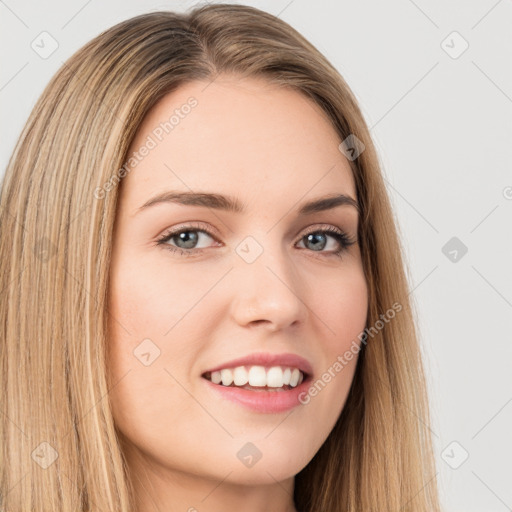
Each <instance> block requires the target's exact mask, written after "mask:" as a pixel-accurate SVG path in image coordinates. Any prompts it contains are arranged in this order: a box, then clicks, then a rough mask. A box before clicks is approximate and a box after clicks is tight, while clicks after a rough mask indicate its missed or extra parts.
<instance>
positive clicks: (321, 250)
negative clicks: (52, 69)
mask: <svg viewBox="0 0 512 512" xmlns="http://www.w3.org/2000/svg"><path fill="white" fill-rule="evenodd" d="M190 97H193V98H195V102H189V103H187V102H188V100H189V98H190ZM187 104H189V105H193V106H190V108H187V107H184V105H187ZM176 109H178V112H177V114H176ZM173 114H176V115H175V117H174V120H173V121H171V122H172V123H173V126H172V130H169V125H167V129H168V133H166V131H165V130H162V126H165V125H163V124H161V123H165V122H167V123H169V118H170V117H171V116H172V115H173ZM159 127H160V129H158V128H159ZM162 132H163V133H162ZM150 139H152V140H153V143H152V142H150ZM159 139H161V140H159ZM340 142H341V139H340V138H339V137H338V135H337V134H336V132H335V131H334V129H333V127H332V126H331V125H330V123H329V121H328V119H327V117H326V115H325V114H324V113H323V112H322V111H321V109H320V108H319V107H318V106H317V105H316V104H314V103H313V102H312V101H311V100H309V99H308V98H306V97H305V96H303V95H301V94H299V93H297V92H294V91H292V90H285V89H282V88H281V89H279V88H277V87H276V86H272V85H270V84H268V83H266V82H264V81H261V80H259V79H245V80H240V79H239V78H234V77H228V76H224V77H219V78H217V79H216V80H215V81H214V82H213V83H211V84H210V85H208V86H207V83H204V82H194V83H189V84H186V85H184V86H182V87H181V88H180V89H178V90H176V91H173V92H172V93H170V94H169V95H167V96H166V97H164V98H163V99H162V100H161V101H160V102H159V103H157V105H156V106H155V107H154V108H153V109H152V110H151V111H150V112H149V114H148V115H147V116H146V118H145V120H144V122H143V124H142V125H141V126H140V129H139V131H138V134H137V136H136V138H135V140H134V142H133V144H132V148H131V150H130V153H129V154H130V155H132V153H133V152H134V151H139V150H140V149H141V148H142V147H143V146H144V145H146V147H147V148H149V150H147V151H144V150H141V151H139V156H140V155H142V154H143V153H145V156H143V157H142V156H141V160H140V161H137V162H136V161H134V160H132V165H131V166H130V167H129V170H130V172H128V174H127V175H126V177H124V178H123V181H122V183H121V185H120V186H121V191H120V192H121V194H120V203H119V205H118V211H117V218H116V224H115V236H114V240H113V255H112V266H111V288H110V297H109V313H110V316H109V318H110V339H109V371H110V374H109V377H110V379H111V382H112V386H113V388H112V390H111V392H110V394H109V397H110V400H111V405H112V410H113V414H114V420H115V422H116V426H117V428H118V430H119V432H120V433H121V436H122V439H124V442H125V443H126V447H127V453H130V454H132V455H131V456H133V454H137V457H138V460H140V461H143V462H142V463H143V464H146V465H147V467H148V468H149V467H150V468H152V469H151V471H153V472H155V473H156V472H157V473H158V474H159V475H160V476H161V477H162V478H165V475H167V474H169V475H171V474H177V473H179V474H187V475H195V476H197V477H207V478H211V479H216V480H219V481H220V480H223V479H226V482H231V483H240V484H244V485H247V484H252V483H260V484H265V483H274V482H275V481H282V480H285V479H289V478H291V477H293V475H295V474H297V473H298V472H299V471H300V470H301V469H302V468H304V466H305V465H306V464H307V463H308V462H309V461H310V460H311V459H312V457H313V456H314V455H315V453H316V452H317V451H318V449H319V448H320V446H321V445H322V444H323V442H324V441H325V439H326V438H327V436H328V434H329V433H330V431H331V430H332V428H333V426H334V424H335V422H336V420H337V418H338V417H339V415H340V412H341V411H342V409H343V406H344V403H345V400H346V397H347V394H348V391H349V387H350V384H351V381H352V378H353V375H354V370H355V366H356V362H357V355H356V356H354V358H353V359H352V360H350V361H348V362H347V363H346V364H345V365H343V368H342V369H341V370H339V366H336V365H335V363H336V361H339V359H338V357H339V356H343V354H344V353H345V352H346V351H347V350H348V349H349V348H350V347H351V345H352V346H353V343H354V340H356V341H357V339H358V338H357V337H358V335H359V334H360V333H361V331H363V329H364V327H365V321H366V311H367V305H368V297H367V285H366V281H365V276H364V273H363V267H362V262H361V254H360V247H359V243H358V241H357V227H358V212H357V209H356V208H354V206H352V205H350V204H346V203H342V204H338V205H337V206H336V207H333V208H329V209H324V210H322V209H318V208H317V209H316V210H315V209H313V210H311V209H310V210H309V211H307V212H300V210H301V209H302V207H303V206H304V205H305V204H306V203H309V202H311V201H313V200H316V199H319V198H323V197H325V196H331V197H332V196H337V195H345V196H348V197H349V198H352V199H353V200H357V196H356V190H355V184H354V180H353V177H352V173H351V169H350V166H349V163H348V161H347V160H346V158H345V156H344V155H343V154H342V153H341V152H340V151H339V149H338V146H339V144H340ZM171 191H172V192H174V193H176V192H177V193H192V192H193V193H199V192H201V193H204V194H222V195H223V196H228V197H229V198H231V199H232V200H233V201H235V200H236V201H237V202H238V203H240V204H239V206H240V208H239V210H240V211H233V210H230V209H226V208H223V207H224V206H225V202H223V201H220V200H217V201H213V200H211V201H210V202H209V203H207V205H205V204H206V203H204V202H203V204H199V201H197V200H195V201H194V200H191V201H189V203H190V204H182V203H179V202H174V201H170V200H167V201H166V200H161V201H152V199H153V198H155V197H157V196H160V199H162V196H161V194H165V193H169V192H171ZM149 202H152V204H149ZM143 205H146V206H145V207H143ZM329 230H330V231H329ZM339 233H341V234H342V235H341V236H340V235H339ZM350 241H351V242H353V243H351V244H350V245H349V242H350ZM254 354H267V355H269V354H270V355H271V356H276V355H277V356H279V355H281V354H292V355H294V356H299V357H301V358H303V359H304V360H306V361H307V363H309V365H310V368H309V372H306V373H308V375H307V379H308V382H309V383H308V382H307V381H303V382H302V384H300V386H304V384H305V383H306V384H307V386H306V388H304V387H302V388H301V389H302V390H304V389H306V392H307V390H308V389H310V388H311V387H312V386H314V383H315V382H317V381H319V380H320V381H321V382H322V385H318V384H317V392H316V393H315V392H313V393H310V394H309V393H308V394H307V396H306V393H304V392H303V393H302V395H301V400H299V401H297V397H296V389H297V388H296V389H295V395H294V396H295V402H294V403H295V405H294V406H293V405H290V399H289V398H281V397H279V398H277V399H276V398H275V397H276V395H278V394H281V393H283V395H285V394H290V393H294V391H293V390H291V391H261V390H260V391H257V390H252V391H250V390H249V391H247V390H245V394H244V395H245V396H247V395H248V394H249V395H251V396H252V397H253V398H251V397H249V398H240V400H242V401H240V400H239V398H237V396H238V397H239V395H237V394H236V393H231V394H227V393H226V392H225V391H226V390H225V389H219V388H223V387H224V388H225V387H226V386H223V385H222V383H220V384H214V383H212V382H211V381H208V380H207V379H206V378H205V377H204V374H205V372H207V371H209V370H212V369H215V368H231V367H232V366H233V365H230V364H229V363H230V362H231V361H233V360H236V359H239V358H242V357H245V356H251V355H254ZM263 361H267V360H265V359H264V360H263ZM283 362H284V363H285V364H280V363H283ZM300 365H301V363H300V362H298V361H296V360H293V359H287V360H285V359H276V360H275V361H272V360H270V359H269V360H268V363H265V364H257V363H252V364H249V365H247V370H249V372H251V371H253V372H255V373H254V374H253V375H256V374H258V371H259V369H256V370H251V366H263V367H264V368H267V369H268V368H270V367H274V366H280V367H281V371H283V370H284V374H286V368H287V367H291V368H294V367H296V366H297V367H300ZM235 366H238V365H235ZM334 367H336V368H338V371H334V372H333V368H334ZM303 369H304V368H303ZM329 369H331V375H330V378H327V377H324V378H323V377H322V375H323V374H324V373H325V372H328V371H329ZM276 371H277V374H278V375H279V371H278V370H274V372H276ZM221 376H224V377H226V378H229V373H228V372H225V371H224V372H223V373H222V374H221ZM328 377H329V376H328ZM268 378H269V379H270V377H268ZM299 378H300V377H299ZM253 382H255V381H253ZM267 383H268V382H267ZM258 386H259V384H256V385H255V386H254V387H258ZM287 387H288V386H287ZM260 389H261V388H260ZM229 391H233V389H232V388H231V387H230V388H229ZM271 393H273V397H274V398H272V396H270V395H271ZM258 394H259V398H258V396H257V395H258ZM263 394H264V395H265V397H263ZM313 395H314V396H313ZM243 400H246V401H245V402H243ZM255 401H257V402H258V404H259V405H254V402H255ZM292 401H293V400H292ZM249 402H251V403H252V405H251V404H250V403H249ZM305 402H307V403H305ZM283 404H284V405H283ZM249 443H251V444H249ZM251 457H252V458H251ZM258 457H259V459H258ZM254 461H256V462H254ZM228 474H229V476H228V477H226V475H228Z"/></svg>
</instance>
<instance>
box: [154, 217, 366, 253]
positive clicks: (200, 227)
mask: <svg viewBox="0 0 512 512" xmlns="http://www.w3.org/2000/svg"><path fill="white" fill-rule="evenodd" d="M185 231H200V232H202V233H205V234H206V235H208V236H209V237H211V238H213V239H215V240H216V241H217V242H218V240H217V237H219V235H217V230H216V229H214V228H213V227H211V226H210V225H208V224H205V223H203V222H201V221H189V222H185V223H183V224H182V225H179V224H178V225H177V226H174V227H173V228H171V229H169V230H166V231H165V232H164V234H163V235H161V236H160V237H158V239H157V245H164V246H165V245H168V246H169V247H165V249H167V250H170V251H171V252H180V253H182V254H184V255H186V256H195V255H197V254H199V253H202V252H204V251H206V250H207V249H209V247H208V248H205V247H202V248H198V249H197V248H196V249H182V248H181V247H175V246H173V245H170V244H167V243H166V242H167V241H169V240H170V239H171V238H173V237H174V236H177V235H178V234H180V233H181V232H185ZM316 232H326V233H328V234H330V235H331V236H332V237H333V238H335V239H336V240H337V242H338V244H340V246H341V249H340V250H338V251H318V254H319V255H324V256H329V255H330V256H335V255H338V256H339V255H340V253H343V252H344V251H345V250H346V249H348V247H349V246H351V245H353V244H355V243H357V237H352V236H351V235H349V234H348V231H347V230H344V229H342V228H340V227H338V226H335V225H333V224H326V223H313V224H311V225H309V226H307V227H306V228H304V230H303V231H302V234H301V236H300V237H299V238H298V240H297V242H296V243H298V242H300V241H302V240H303V238H304V237H306V236H308V235H310V234H313V233H316ZM336 237H339V238H341V239H342V240H339V239H337V238H336ZM219 238H220V237H219ZM302 250H304V249H302ZM310 252H313V253H314V252H315V251H310Z"/></svg>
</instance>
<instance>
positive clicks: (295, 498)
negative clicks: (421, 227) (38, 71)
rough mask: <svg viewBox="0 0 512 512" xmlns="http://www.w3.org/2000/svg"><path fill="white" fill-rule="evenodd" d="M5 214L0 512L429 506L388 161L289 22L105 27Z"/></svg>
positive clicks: (57, 83) (237, 13)
mask: <svg viewBox="0 0 512 512" xmlns="http://www.w3.org/2000/svg"><path fill="white" fill-rule="evenodd" d="M1 204H2V209H1V212H0V228H1V231H2V246H1V251H2V257H1V262H2V273H1V279H2V282H1V287H2V290H3V291H4V298H5V300H4V301H2V305H1V315H2V316H1V318H2V329H3V331H2V345H1V346H2V353H1V357H2V366H1V368H2V384H3V389H4V390H5V392H4V395H3V398H2V411H3V413H4V414H3V415H2V417H1V421H0V425H1V427H0V428H1V429H2V432H1V433H2V439H3V440H4V443H3V450H2V459H1V461H0V468H1V469H0V472H1V476H2V478H1V479H0V480H1V482H2V486H1V488H0V489H1V491H0V494H1V498H2V510H41V511H42V510H48V509H50V510H77V511H78V510H79V511H85V510H94V511H112V510H116V511H123V512H128V511H132V510H137V511H139V512H149V511H156V510H190V511H192V510H210V511H216V510H221V509H222V510H223V511H229V510H240V509H243V510H246V511H263V510H275V511H279V512H281V511H300V512H306V511H322V512H334V511H344V512H346V511H351V512H356V511H358V512H362V511H364V512H368V511H383V510H401V511H403V512H405V511H415V512H420V511H421V512H427V511H429V512H431V511H436V510H439V504H438V498H437V491H436V480H435V468H434V463H433V456H432V448H431V441H430V437H429V430H428V424H429V418H428V403H427V400H426V393H425V382H424V377H423V373H422V363H421V359H420V349H419V347H418V342H417V336H416V332H415V326H414V317H413V311H412V307H411V303H410V298H409V295H408V288H407V280H406V277H405V270H404V263H403V261H402V256H401V253H402V249H401V246H400V242H399V239H398V236H397V231H396V228H395V225H394V220H393V213H392V210H391V208H390V203H389V200H388V197H387V193H386V190H385V187H384V184H383V180H382V176H381V173H380V169H379V165H378V157H377V155H376V153H375V149H374V146H373V144H372V141H371V139H370V136H369V132H368V129H367V127H366V124H365V122H364V120H363V116H362V114H361V112H360V110H359V108H358V106H357V104H356V101H355V99H354V96H353V95H352V93H351V91H350V89H349V88H348V86H347V84H346V83H345V82H344V80H343V79H342V77H340V75H339V73H338V72H337V71H336V70H335V69H334V68H333V66H332V65H331V64H330V63H329V62H328V61H327V60H326V59H325V57H323V56H322V55H321V54H320V53H319V52H318V51H317V50H316V49H315V48H314V47H313V46H312V45H311V44H310V43H308V42H307V41H306V40H305V39H304V38H303V37H302V36H301V35H300V34H298V33H297V32H296V31H295V30H293V29H292V28H291V27H290V26H289V25H287V24H286V23H284V22H283V21H281V20H279V19H277V18H275V17H274V16H271V15H270V14H267V13H265V12H262V11H259V10H257V9H255V8H251V7H246V6H239V5H222V4H217V5H210V6H207V7H203V8H197V9H195V10H193V11H192V12H190V13H187V14H175V13H171V12H156V13H151V14H145V15H141V16H137V17H135V18H132V19H129V20H126V21H124V22H122V23H119V24H118V25H116V26H114V27H112V28H111V29H109V30H107V31H105V32H104V33H102V34H100V35H99V36H98V37H96V38H95V39H94V40H92V41H91V42H90V43H88V44H87V45H85V46H84V47H83V48H82V49H81V50H79V51H78V52H77V53H76V54H75V55H74V56H72V57H71V58H70V59H69V60H68V61H67V63H66V64H65V65H64V66H63V67H62V68H61V69H60V70H59V72H58V73H57V74H56V75H55V77H54V78H53V79H52V80H51V82H50V83H49V85H48V86H47V88H46V89H45V91H44V92H43V94H42V96H41V98H40V100H39V101H38V103H37V104H36V106H35V108H34V110H33V112H32V114H31V116H30V118H29V120H28V122H27V125H26V127H25V129H24V131H23V132H22V134H21V137H20V141H19V143H18V145H17V146H16V148H15V150H14V154H13V155H12V158H11V160H10V162H9V166H8V169H7V172H6V175H5V179H4V183H3V187H2V195H1ZM190 235H192V236H190Z"/></svg>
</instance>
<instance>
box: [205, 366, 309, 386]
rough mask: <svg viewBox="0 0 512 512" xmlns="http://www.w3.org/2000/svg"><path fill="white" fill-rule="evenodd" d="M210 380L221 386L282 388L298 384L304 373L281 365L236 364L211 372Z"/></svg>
mask: <svg viewBox="0 0 512 512" xmlns="http://www.w3.org/2000/svg"><path fill="white" fill-rule="evenodd" d="M210 380H211V381H212V382H213V383H214V384H221V383H222V385H223V386H231V385H235V386H241V387H243V386H246V385H247V384H248V385H249V386H253V387H265V386H266V387H269V388H282V387H283V386H291V387H292V388H294V387H296V386H298V385H299V384H300V383H301V382H302V381H303V380H304V374H303V373H302V372H301V371H300V370H299V369H298V368H289V367H281V366H272V367H271V368H268V369H267V368H265V367H264V366H247V367H246V366H237V367H236V368H232V369H230V368H225V369H223V370H220V371H214V372H211V375H210Z"/></svg>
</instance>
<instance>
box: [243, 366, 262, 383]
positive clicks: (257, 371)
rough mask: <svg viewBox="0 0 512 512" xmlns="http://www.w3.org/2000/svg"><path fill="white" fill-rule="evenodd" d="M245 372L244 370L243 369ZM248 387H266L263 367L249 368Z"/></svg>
mask: <svg viewBox="0 0 512 512" xmlns="http://www.w3.org/2000/svg"><path fill="white" fill-rule="evenodd" d="M244 372H245V369H244ZM249 385H250V386H266V385H267V372H266V371H265V368H264V367H263V366H251V369H250V370H249Z"/></svg>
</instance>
